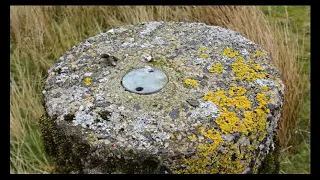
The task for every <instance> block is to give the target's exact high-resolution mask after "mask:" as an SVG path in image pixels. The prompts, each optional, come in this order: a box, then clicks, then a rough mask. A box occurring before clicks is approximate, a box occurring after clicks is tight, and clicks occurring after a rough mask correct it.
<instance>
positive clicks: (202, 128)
mask: <svg viewBox="0 0 320 180" xmlns="http://www.w3.org/2000/svg"><path fill="white" fill-rule="evenodd" d="M101 54H109V55H111V56H114V57H116V58H117V59H119V60H118V61H117V62H116V65H115V66H110V65H108V63H107V62H106V59H104V58H101V56H100V55H101ZM146 66H148V67H152V68H155V69H158V70H160V71H162V72H164V73H165V74H166V75H167V77H168V78H169V82H168V84H167V85H166V86H165V87H164V88H163V89H161V91H159V92H157V93H154V94H148V95H141V94H135V93H131V92H129V91H126V90H125V89H124V88H123V87H122V85H121V80H122V78H123V76H124V75H125V74H127V73H128V72H130V71H131V70H134V69H139V68H143V67H146ZM283 92H284V85H283V84H282V81H281V76H280V73H279V72H278V71H277V70H276V68H275V67H274V65H273V63H272V61H271V59H270V56H269V55H268V53H267V52H265V51H263V50H262V49H261V47H259V46H258V45H256V44H254V43H253V42H251V41H249V40H247V39H246V38H244V37H242V36H241V35H240V34H239V33H237V32H234V31H231V30H227V29H224V28H221V27H216V26H208V25H206V24H203V23H175V22H146V23H140V24H137V25H129V26H126V27H121V28H117V29H111V30H109V31H108V32H106V33H101V34H99V35H97V36H94V37H91V38H89V39H87V40H85V41H84V42H82V43H80V44H79V45H78V46H74V47H73V48H72V49H70V50H69V51H67V52H66V53H65V54H64V55H63V56H62V57H61V58H60V59H59V61H58V62H57V63H56V65H55V66H54V67H52V68H51V69H50V70H49V71H48V78H47V80H46V83H45V89H44V91H43V94H44V97H45V98H44V100H45V107H46V111H47V114H48V119H52V120H53V121H54V122H53V123H54V125H55V127H56V129H58V130H59V131H61V132H62V133H63V134H64V136H65V137H66V138H67V139H68V138H69V139H70V136H71V135H70V133H69V134H68V131H69V130H70V131H71V130H72V129H77V133H71V134H72V137H74V136H77V139H78V140H77V142H81V143H80V144H83V143H84V144H86V145H85V147H86V152H87V153H85V154H81V155H78V156H79V157H77V158H78V159H77V163H78V164H80V165H79V166H77V167H78V169H77V168H75V169H72V170H71V169H69V170H66V172H67V173H70V172H73V173H79V172H83V173H256V172H257V169H258V168H259V167H260V165H261V162H262V161H263V159H264V157H266V155H268V154H269V153H270V152H272V151H273V149H274V136H275V131H276V128H277V123H278V120H279V118H280V112H281V107H282V101H283ZM43 128H46V126H44V127H43ZM49 136H50V135H49ZM49 139H50V138H49ZM52 141H53V140H52ZM57 142H58V141H57ZM68 142H69V143H72V141H68ZM53 144H54V143H53ZM55 146H59V145H55ZM70 156H77V155H75V154H70ZM60 164H61V165H66V163H60Z"/></svg>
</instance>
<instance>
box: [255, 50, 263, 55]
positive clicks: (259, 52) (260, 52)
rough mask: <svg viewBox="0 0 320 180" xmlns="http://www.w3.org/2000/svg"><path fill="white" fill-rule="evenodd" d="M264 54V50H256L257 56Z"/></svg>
mask: <svg viewBox="0 0 320 180" xmlns="http://www.w3.org/2000/svg"><path fill="white" fill-rule="evenodd" d="M262 55H263V52H262V51H256V54H255V56H262Z"/></svg>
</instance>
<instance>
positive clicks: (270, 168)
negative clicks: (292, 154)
mask: <svg viewBox="0 0 320 180" xmlns="http://www.w3.org/2000/svg"><path fill="white" fill-rule="evenodd" d="M279 157H280V144H279V140H278V139H276V138H275V149H274V150H273V151H272V152H270V153H269V154H268V155H267V156H266V157H265V159H264V160H263V161H262V164H261V166H260V168H259V170H258V173H259V174H279V171H280V161H279Z"/></svg>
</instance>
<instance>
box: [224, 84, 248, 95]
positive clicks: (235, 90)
mask: <svg viewBox="0 0 320 180" xmlns="http://www.w3.org/2000/svg"><path fill="white" fill-rule="evenodd" d="M246 91H247V90H246V89H244V88H243V87H240V86H232V87H231V88H230V89H229V91H228V92H229V95H230V96H233V95H236V96H242V95H244V93H245V92H246Z"/></svg>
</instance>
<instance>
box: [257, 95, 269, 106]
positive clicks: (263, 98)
mask: <svg viewBox="0 0 320 180" xmlns="http://www.w3.org/2000/svg"><path fill="white" fill-rule="evenodd" d="M256 98H257V101H258V102H259V105H263V106H264V105H266V104H267V102H268V99H267V97H266V95H265V94H264V93H258V94H257V96H256Z"/></svg>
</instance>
